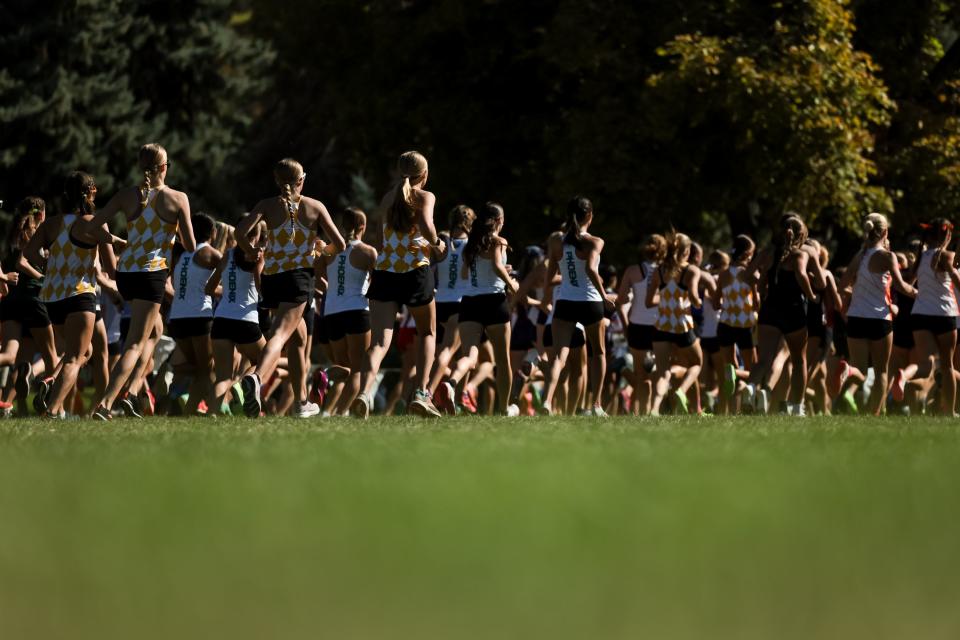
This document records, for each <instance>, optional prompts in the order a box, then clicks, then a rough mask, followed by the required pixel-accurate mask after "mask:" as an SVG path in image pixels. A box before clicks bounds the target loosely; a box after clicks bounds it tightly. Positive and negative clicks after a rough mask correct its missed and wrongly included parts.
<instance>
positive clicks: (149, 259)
mask: <svg viewBox="0 0 960 640" xmlns="http://www.w3.org/2000/svg"><path fill="white" fill-rule="evenodd" d="M159 192H160V189H151V190H150V192H149V193H148V194H147V207H146V208H145V209H144V210H143V213H141V214H140V215H139V216H137V217H136V218H135V219H133V220H130V221H128V222H127V248H126V249H125V250H124V252H123V256H122V257H121V258H120V264H119V266H118V267H117V271H123V272H124V273H130V272H142V271H163V270H164V269H166V268H168V266H169V259H170V256H171V252H172V250H173V241H174V240H175V239H176V236H177V223H176V222H167V221H166V220H164V219H163V218H161V217H160V216H159V214H157V212H156V210H155V209H154V208H153V207H154V205H155V204H156V202H157V195H158V194H159Z"/></svg>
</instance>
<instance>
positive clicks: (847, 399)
mask: <svg viewBox="0 0 960 640" xmlns="http://www.w3.org/2000/svg"><path fill="white" fill-rule="evenodd" d="M837 404H838V405H839V408H840V409H841V410H842V411H843V412H844V413H850V414H854V413H859V411H860V409H859V408H858V407H857V401H856V399H855V398H854V397H853V394H852V393H851V392H849V391H844V392H843V393H842V394H841V395H840V397H839V398H837Z"/></svg>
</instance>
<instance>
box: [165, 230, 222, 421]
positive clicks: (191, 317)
mask: <svg viewBox="0 0 960 640" xmlns="http://www.w3.org/2000/svg"><path fill="white" fill-rule="evenodd" d="M191 222H192V224H193V235H194V238H196V241H197V250H196V251H185V252H183V254H182V255H181V256H180V257H179V258H178V259H177V264H176V266H175V267H174V269H173V273H172V275H171V280H172V284H173V291H174V294H173V304H171V305H170V315H169V321H168V322H167V330H168V332H169V334H170V337H171V338H173V339H174V340H176V341H177V348H179V349H180V352H181V353H182V354H183V355H184V358H185V359H186V365H187V366H186V367H185V370H186V371H188V373H189V375H190V376H191V381H190V389H189V391H188V393H189V399H188V400H187V404H186V406H185V407H184V414H185V415H194V414H196V413H197V407H198V405H199V404H200V401H201V400H207V399H208V396H209V395H210V387H211V385H212V384H213V346H212V345H211V343H210V328H211V325H212V324H213V297H212V296H211V295H210V294H208V293H207V292H206V288H207V282H208V281H209V280H210V275H211V274H212V273H213V271H214V269H216V268H217V265H219V264H220V260H221V259H222V258H223V256H222V255H221V253H220V252H219V251H217V250H216V249H214V248H213V247H212V246H210V239H211V238H212V236H213V230H214V221H213V218H211V217H210V216H208V215H206V214H203V213H198V214H197V215H195V216H193V218H192V220H191ZM209 410H210V412H211V414H212V413H213V412H214V411H215V410H216V405H215V406H213V407H209Z"/></svg>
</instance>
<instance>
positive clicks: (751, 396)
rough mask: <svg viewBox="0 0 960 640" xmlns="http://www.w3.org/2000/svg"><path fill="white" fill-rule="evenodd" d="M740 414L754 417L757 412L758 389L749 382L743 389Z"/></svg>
mask: <svg viewBox="0 0 960 640" xmlns="http://www.w3.org/2000/svg"><path fill="white" fill-rule="evenodd" d="M740 412H741V413H743V414H744V415H752V414H754V413H756V412H757V388H756V387H755V386H753V385H752V384H750V383H749V382H748V383H747V384H746V386H744V387H743V392H742V393H741V398H740Z"/></svg>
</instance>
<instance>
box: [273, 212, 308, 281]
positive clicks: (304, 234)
mask: <svg viewBox="0 0 960 640" xmlns="http://www.w3.org/2000/svg"><path fill="white" fill-rule="evenodd" d="M267 240H268V242H267V248H266V251H265V252H264V256H263V273H264V275H268V276H271V275H273V274H275V273H282V272H284V271H294V270H296V269H312V268H313V259H314V257H315V253H314V250H315V247H316V244H317V230H316V229H308V228H307V227H305V226H303V225H302V224H300V220H299V218H297V217H296V214H294V216H292V217H291V218H288V219H287V220H285V221H284V223H283V224H282V225H280V226H279V227H277V228H276V229H268V230H267Z"/></svg>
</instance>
